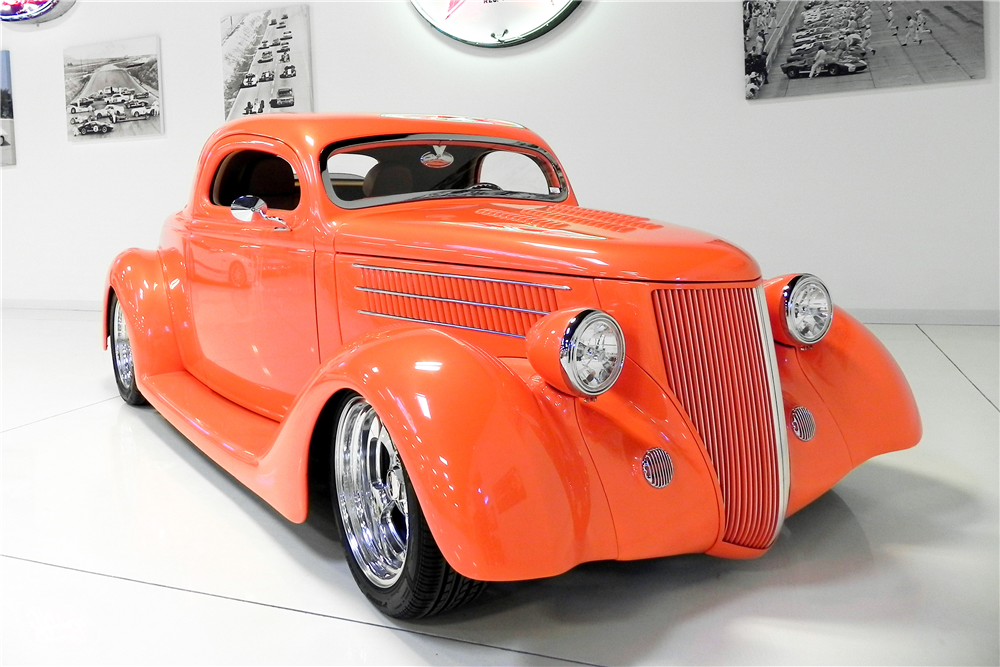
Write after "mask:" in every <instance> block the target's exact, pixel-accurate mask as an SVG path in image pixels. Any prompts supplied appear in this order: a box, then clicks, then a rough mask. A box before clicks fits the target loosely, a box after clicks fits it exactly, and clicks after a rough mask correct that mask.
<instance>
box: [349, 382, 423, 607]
mask: <svg viewBox="0 0 1000 667" xmlns="http://www.w3.org/2000/svg"><path fill="white" fill-rule="evenodd" d="M334 457H335V458H334V475H335V481H336V485H337V501H338V503H337V504H338V505H339V507H340V517H341V520H342V522H343V528H344V536H345V538H346V540H347V544H348V546H349V547H350V550H351V555H352V556H353V557H354V560H355V562H356V563H357V565H358V567H359V568H360V570H361V572H362V573H363V574H364V575H365V577H366V578H367V579H368V580H369V581H370V582H371V583H373V584H374V585H375V586H377V587H379V588H388V587H390V586H392V585H393V584H395V583H396V581H397V580H398V579H399V577H400V574H401V573H402V572H403V567H404V565H405V563H406V556H407V548H408V546H409V542H410V534H411V533H410V514H409V510H408V506H407V500H406V493H407V489H406V484H407V482H406V476H405V474H404V473H403V465H402V462H401V461H400V459H399V452H397V451H396V446H395V445H394V444H393V442H392V438H391V437H390V436H389V431H388V430H387V429H386V428H385V426H383V424H382V420H381V419H379V417H378V414H377V413H376V412H375V408H373V407H372V406H371V404H370V403H368V401H366V400H365V399H363V398H361V397H360V396H355V397H354V398H352V399H351V400H350V401H348V402H347V404H346V405H345V406H344V409H343V411H342V412H341V415H340V423H339V425H338V427H337V435H336V439H335V441H334Z"/></svg>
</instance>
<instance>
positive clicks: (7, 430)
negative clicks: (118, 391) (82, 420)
mask: <svg viewBox="0 0 1000 667" xmlns="http://www.w3.org/2000/svg"><path fill="white" fill-rule="evenodd" d="M116 398H118V397H117V396H109V397H108V398H102V399H101V400H99V401H96V402H94V403H88V404H87V405H81V406H80V407H78V408H72V409H71V410H66V411H65V412H60V413H58V414H54V415H49V416H48V417H42V418H41V419H36V420H35V421H33V422H28V423H27V424H19V425H17V426H11V427H10V428H7V429H4V430H2V431H0V433H10V432H11V431H16V430H17V429H19V428H24V427H25V426H33V425H35V424H41V423H42V422H44V421H48V420H49V419H55V418H56V417H62V416H63V415H68V414H69V413H71V412H76V411H78V410H85V409H87V408H92V407H94V406H95V405H100V404H101V403H107V402H108V401H113V400H114V399H116Z"/></svg>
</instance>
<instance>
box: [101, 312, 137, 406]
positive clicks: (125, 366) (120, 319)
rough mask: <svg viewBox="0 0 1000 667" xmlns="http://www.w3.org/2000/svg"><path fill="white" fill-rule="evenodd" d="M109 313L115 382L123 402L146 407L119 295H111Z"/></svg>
mask: <svg viewBox="0 0 1000 667" xmlns="http://www.w3.org/2000/svg"><path fill="white" fill-rule="evenodd" d="M109 306H110V307H109V308H108V312H109V313H110V320H111V321H110V322H108V331H110V332H111V364H112V365H113V366H114V369H115V381H116V382H117V384H118V393H119V394H121V397H122V400H123V401H125V402H126V403H128V404H129V405H145V403H146V399H145V398H143V396H142V394H140V393H139V388H138V387H137V386H136V384H135V363H134V361H133V360H132V343H131V341H129V337H128V329H127V328H126V326H125V313H124V311H122V305H121V303H119V302H118V295H117V294H115V293H114V292H112V293H111V303H110V304H109Z"/></svg>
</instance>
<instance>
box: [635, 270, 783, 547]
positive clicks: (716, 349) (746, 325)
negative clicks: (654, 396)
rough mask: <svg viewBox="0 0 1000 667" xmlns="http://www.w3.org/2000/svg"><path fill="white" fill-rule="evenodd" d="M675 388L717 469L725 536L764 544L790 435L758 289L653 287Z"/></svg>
mask: <svg viewBox="0 0 1000 667" xmlns="http://www.w3.org/2000/svg"><path fill="white" fill-rule="evenodd" d="M653 305H654V308H655V309H656V315H657V321H658V324H659V329H660V342H661V345H662V346H663V355H664V359H666V364H667V379H668V381H669V383H670V389H671V390H672V391H673V393H674V395H675V396H676V397H677V399H678V400H679V401H680V402H681V405H682V406H683V407H684V409H685V411H686V412H687V414H688V416H689V417H690V418H691V421H692V422H693V423H694V426H695V428H696V429H697V431H698V433H699V434H700V435H701V439H702V441H703V442H704V444H705V447H706V449H707V450H708V454H709V457H710V458H711V459H712V463H713V465H714V466H715V471H716V473H717V474H718V476H719V484H720V486H721V488H722V499H723V503H724V505H725V520H726V525H725V531H724V534H723V541H724V542H728V543H730V544H734V545H737V546H742V547H749V548H752V549H766V548H768V547H769V546H770V545H771V543H772V542H773V541H774V539H775V537H777V534H778V531H779V530H780V529H781V523H782V521H783V519H784V516H785V509H786V507H787V504H788V488H789V487H788V482H789V480H788V441H787V434H786V432H785V427H784V411H783V408H782V407H781V390H780V387H779V386H778V374H777V365H776V360H775V352H774V344H773V342H772V338H771V331H770V324H769V320H768V315H767V306H766V304H765V301H764V293H763V289H762V288H730V287H725V288H704V287H694V288H689V287H686V286H680V287H678V288H672V289H662V290H656V291H654V292H653Z"/></svg>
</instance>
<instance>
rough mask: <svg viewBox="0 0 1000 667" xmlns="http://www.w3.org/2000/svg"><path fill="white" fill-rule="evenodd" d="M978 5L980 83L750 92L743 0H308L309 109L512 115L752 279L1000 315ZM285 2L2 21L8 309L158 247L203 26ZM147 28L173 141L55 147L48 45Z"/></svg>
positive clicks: (206, 63) (103, 6)
mask: <svg viewBox="0 0 1000 667" xmlns="http://www.w3.org/2000/svg"><path fill="white" fill-rule="evenodd" d="M986 5H987V6H986V18H987V21H986V42H987V44H986V61H987V75H986V79H985V80H981V81H977V82H972V83H966V84H961V85H958V84H955V85H934V86H919V87H909V88H896V89H889V90H882V91H872V92H868V93H855V94H845V95H832V96H830V95H827V96H814V97H811V98H799V99H784V100H777V101H773V102H765V101H759V102H755V103H748V102H746V101H745V100H743V99H742V94H743V75H742V51H741V42H740V39H739V35H740V31H741V27H742V26H741V9H740V4H739V2H735V1H727V2H607V1H602V2H585V3H584V4H583V5H582V6H581V7H580V8H579V9H578V10H577V11H576V12H574V13H573V14H572V15H571V16H570V17H569V18H568V19H567V20H566V21H565V23H563V24H562V25H561V26H559V27H558V28H557V29H555V30H554V31H553V32H551V33H549V34H548V35H546V36H544V37H542V38H541V39H539V40H536V41H534V42H532V43H529V44H527V45H523V46H517V47H512V48H508V49H500V50H487V49H476V48H473V47H469V46H466V45H463V44H460V43H458V42H455V41H453V40H450V39H448V38H446V37H444V36H442V35H440V34H439V33H437V32H436V31H435V30H434V29H433V28H431V27H430V26H429V25H427V24H426V23H425V22H424V21H423V19H421V18H420V16H419V15H418V14H417V13H416V11H415V10H414V9H413V8H412V7H411V6H410V5H409V3H408V2H313V3H311V13H312V41H313V67H314V75H315V81H316V90H315V99H316V110H317V111H329V112H343V111H371V112H383V111H397V112H415V113H449V114H463V115H479V116H490V117H495V118H506V119H511V120H516V121H519V122H521V123H524V124H526V125H527V126H529V127H531V128H532V129H534V130H535V131H537V132H539V133H540V134H541V135H542V136H544V137H546V139H547V140H548V141H549V142H550V143H551V145H552V146H553V148H554V149H555V151H556V153H557V154H558V155H559V156H560V158H561V160H562V161H563V164H564V166H565V167H566V170H567V173H568V175H569V177H570V179H571V181H572V183H573V184H574V187H575V188H576V191H577V193H578V196H579V198H580V202H581V204H582V205H584V206H588V207H594V208H603V209H609V210H613V211H619V212H623V213H631V214H636V215H643V216H650V217H653V218H658V219H661V220H667V221H670V222H675V223H679V224H684V225H689V226H693V227H699V228H703V229H706V230H709V231H711V232H714V233H716V234H718V235H720V236H723V237H725V238H727V239H729V240H731V241H733V242H735V243H737V244H739V245H741V246H742V247H744V248H746V249H747V250H749V251H750V252H751V253H752V254H754V255H755V256H756V258H757V259H758V261H759V262H760V264H761V266H762V268H763V270H764V273H765V275H776V274H781V273H788V272H794V271H809V272H812V273H816V274H818V275H820V276H821V277H822V278H823V279H824V280H825V281H826V282H827V284H828V285H829V286H830V288H831V291H832V292H833V295H834V298H835V300H837V301H838V303H840V304H841V305H843V306H845V307H847V308H850V309H854V310H855V311H856V312H858V313H860V314H861V315H862V317H865V318H867V319H868V320H869V321H911V322H932V321H945V322H949V321H950V322H996V321H997V318H998V301H1000V295H998V284H1000V274H998V265H1000V260H998V253H1000V250H998V248H1000V239H998V228H1000V192H998V191H1000V110H998V106H1000V90H998V84H997V80H998V79H997V76H998V73H997V69H998V67H997V65H998V56H997V54H998V51H997V34H998V30H997V28H998V16H1000V12H998V11H997V10H998V6H997V3H996V1H995V0H989V1H988V2H987V3H986ZM277 6H281V3H267V4H261V3H251V2H198V3H180V2H98V1H96V0H80V2H78V4H77V6H76V7H75V8H74V9H73V10H72V11H71V12H70V13H69V14H67V15H66V16H64V17H62V18H60V19H58V20H56V21H53V22H51V23H49V24H46V25H44V26H42V27H38V28H28V27H24V26H20V27H11V26H7V25H5V26H3V30H2V48H4V49H9V50H10V51H11V67H12V79H13V85H14V110H15V119H16V132H17V134H16V137H17V159H18V164H17V165H16V166H14V167H5V168H3V170H2V172H0V174H2V181H0V187H2V190H0V197H2V201H0V215H2V231H3V238H2V240H3V246H2V257H3V284H2V289H3V298H4V303H5V304H6V305H8V306H11V305H14V306H25V305H36V306H46V305H47V306H54V305H63V306H67V305H68V306H77V307H94V306H95V305H96V303H97V299H98V298H99V293H100V290H101V285H102V281H103V278H104V273H105V271H106V269H107V266H108V264H109V262H110V261H111V259H112V257H113V256H114V255H115V254H116V253H117V252H119V251H120V250H122V249H124V248H126V247H129V246H139V247H154V246H155V245H156V243H157V240H158V237H159V227H160V224H161V222H162V220H163V219H164V218H165V217H166V216H167V215H168V214H169V213H170V212H172V211H174V210H176V209H178V208H180V207H181V206H182V205H183V203H184V202H185V201H186V198H187V197H188V190H189V188H190V185H191V181H192V177H193V175H194V168H195V162H196V160H197V157H198V153H199V151H200V149H201V146H202V143H203V142H204V141H205V139H206V138H207V137H208V135H209V134H210V133H211V132H212V130H214V129H215V128H216V127H217V126H218V125H219V124H220V123H221V122H222V117H223V113H222V100H221V92H222V91H221V88H222V84H221V63H220V47H219V19H220V18H221V17H222V16H223V15H226V14H231V13H237V12H241V11H253V10H260V9H264V8H269V7H277ZM145 35H159V36H160V42H161V49H162V78H163V95H164V109H163V110H164V119H165V126H166V134H165V135H163V136H162V137H158V138H152V139H134V140H118V141H96V142H93V143H83V144H80V143H70V142H69V141H68V140H67V138H66V134H65V132H66V131H65V119H64V114H65V111H64V101H63V75H62V53H63V49H65V48H66V47H71V46H79V45H82V44H90V43H96V42H102V41H106V40H112V39H124V38H130V37H141V36H145ZM776 76H780V74H776Z"/></svg>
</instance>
